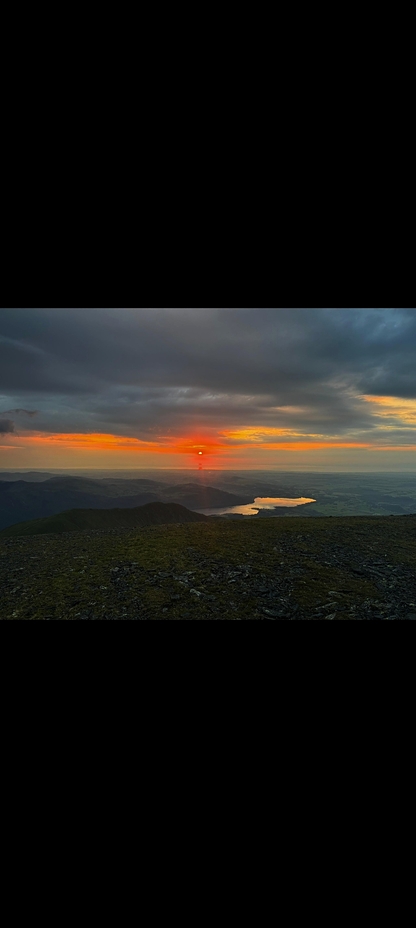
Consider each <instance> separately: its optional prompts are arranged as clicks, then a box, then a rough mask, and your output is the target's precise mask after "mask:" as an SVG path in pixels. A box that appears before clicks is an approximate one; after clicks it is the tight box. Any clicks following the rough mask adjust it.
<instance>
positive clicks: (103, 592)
mask: <svg viewBox="0 0 416 928" xmlns="http://www.w3.org/2000/svg"><path fill="white" fill-rule="evenodd" d="M121 511H122V512H125V510H121ZM127 512H128V510H127ZM337 544H338V545H342V546H344V547H347V548H348V550H351V559H352V560H355V562H358V563H359V562H360V560H362V558H363V557H364V556H366V555H368V554H371V555H372V556H374V557H379V558H382V559H383V562H384V561H385V562H386V563H387V564H390V565H392V566H394V565H396V564H405V565H406V566H408V567H413V568H415V567H416V518H414V519H412V517H394V516H393V517H392V516H386V517H381V518H378V519H374V518H368V517H365V516H364V517H349V518H348V517H343V518H337V517H333V518H330V519H329V518H322V519H313V520H312V519H309V518H298V519H296V520H292V519H286V518H276V519H267V520H262V521H259V522H256V521H255V520H253V519H251V518H250V519H247V520H246V521H244V522H242V521H238V522H233V521H220V520H218V521H214V520H213V521H207V522H201V523H191V524H179V525H158V526H152V527H148V528H142V529H139V530H126V531H120V532H116V533H106V532H97V533H92V534H83V533H73V534H71V533H69V534H65V535H52V534H47V535H40V536H37V537H36V536H35V537H32V538H25V537H15V538H13V537H10V538H8V537H4V533H2V536H0V571H1V565H2V563H3V564H5V563H6V560H4V561H3V558H5V559H7V564H8V565H10V572H9V573H7V575H6V579H8V586H7V589H6V587H5V588H4V591H3V595H2V599H1V602H0V617H2V618H20V619H22V618H31V619H43V618H68V619H72V618H78V617H79V615H80V614H83V613H89V612H92V613H93V614H94V617H100V616H102V615H106V617H109V618H111V617H112V616H113V615H114V617H122V616H123V614H125V615H126V616H128V617H135V616H140V615H144V616H146V617H151V618H171V619H181V618H183V617H184V615H185V617H189V618H199V619H204V618H210V617H211V609H210V605H209V603H208V602H207V601H205V598H203V597H201V598H199V599H198V598H197V597H196V596H195V595H193V594H191V593H189V592H186V596H185V597H184V587H183V586H181V584H180V582H178V581H177V580H174V579H173V578H172V577H166V578H157V582H156V583H155V585H152V579H151V578H152V574H157V572H158V571H162V572H164V571H166V572H169V571H173V572H174V573H175V574H176V575H177V576H180V575H181V574H184V573H185V572H187V571H188V572H189V571H191V572H192V576H193V578H194V580H193V581H192V584H193V586H194V587H195V588H196V589H198V590H201V591H204V589H208V590H209V589H210V588H212V584H213V580H212V577H211V574H212V573H214V574H215V570H216V568H219V569H222V568H223V566H224V565H226V566H227V568H229V569H230V570H232V569H233V568H236V567H238V566H239V565H241V564H243V563H245V564H247V563H248V564H250V565H251V567H252V576H253V578H255V579H256V580H257V581H258V582H259V583H261V579H262V578H263V580H264V582H266V581H267V580H268V579H273V578H275V577H276V576H277V575H278V574H279V572H280V573H283V575H289V574H290V575H291V574H292V572H293V584H292V589H293V594H292V597H293V602H294V603H296V604H298V606H299V607H300V608H301V609H304V610H308V611H310V613H311V614H312V613H313V612H314V610H315V609H316V607H317V605H318V604H319V603H321V604H322V603H323V602H326V601H327V602H329V601H330V600H331V599H332V594H331V591H334V590H335V591H338V602H340V603H341V604H342V605H343V606H345V609H342V610H341V611H340V613H339V615H338V616H337V617H338V618H347V616H348V617H351V615H350V609H351V606H352V605H357V607H359V605H360V603H362V602H364V601H365V600H366V599H367V598H372V599H380V591H379V590H377V587H376V586H375V585H374V584H373V582H372V581H371V580H370V579H368V578H367V577H357V576H354V575H353V573H352V572H350V570H349V569H348V566H345V564H344V565H343V566H338V565H337V564H336V563H335V564H334V563H330V562H328V563H326V564H325V563H318V562H317V560H316V558H317V557H318V556H319V559H320V561H322V559H323V557H327V558H330V557H331V553H332V551H333V550H334V548H335V547H336V545H337ZM275 549H277V550H275ZM325 552H329V553H327V554H325ZM282 561H283V564H282V563H281V562H282ZM132 563H133V564H134V565H135V567H134V570H132V571H131V572H130V573H128V574H126V576H128V582H127V583H125V585H124V586H123V582H124V581H123V582H119V583H117V581H116V580H115V579H114V577H115V576H118V574H112V573H111V571H112V570H114V568H116V567H118V568H119V571H120V576H123V569H124V568H126V569H127V570H128V569H129V565H131V564H132ZM8 570H9V568H8ZM149 578H150V579H149ZM12 584H13V585H12ZM14 584H16V586H14ZM102 587H105V589H101V588H102ZM175 595H176V596H180V597H181V599H180V600H178V601H176V600H174V601H173V603H172V596H175ZM215 595H216V607H218V612H219V615H220V617H222V618H241V619H244V618H253V617H256V615H258V614H259V613H258V609H259V602H260V601H259V597H258V596H257V595H256V593H255V590H254V591H253V593H251V592H250V594H249V595H247V596H246V597H245V598H244V599H243V598H242V596H240V591H239V587H238V583H237V584H235V585H228V584H223V586H222V588H219V589H216V590H215ZM381 595H382V594H381ZM232 603H234V604H235V605H234V606H233V605H232ZM164 609H168V612H167V613H164V612H163V610H164Z"/></svg>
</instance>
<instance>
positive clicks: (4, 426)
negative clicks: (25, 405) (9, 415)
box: [0, 419, 14, 435]
mask: <svg viewBox="0 0 416 928" xmlns="http://www.w3.org/2000/svg"><path fill="white" fill-rule="evenodd" d="M12 432H14V422H12V420H11V419H0V435H9V434H11V433H12Z"/></svg>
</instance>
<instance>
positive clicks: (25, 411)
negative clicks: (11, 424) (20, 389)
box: [2, 409, 37, 416]
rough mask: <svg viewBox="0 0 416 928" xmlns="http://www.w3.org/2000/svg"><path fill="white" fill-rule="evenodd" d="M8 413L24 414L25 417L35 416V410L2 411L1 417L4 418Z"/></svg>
mask: <svg viewBox="0 0 416 928" xmlns="http://www.w3.org/2000/svg"><path fill="white" fill-rule="evenodd" d="M8 413H17V415H19V414H20V413H24V415H25V416H36V413H37V409H4V410H3V413H2V415H4V416H6V415H7V414H8Z"/></svg>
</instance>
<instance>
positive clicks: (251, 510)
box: [195, 496, 316, 516]
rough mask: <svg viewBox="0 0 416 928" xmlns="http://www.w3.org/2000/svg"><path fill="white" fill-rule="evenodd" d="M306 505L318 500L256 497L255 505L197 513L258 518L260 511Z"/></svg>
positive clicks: (226, 507) (302, 497)
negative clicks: (232, 514) (230, 514)
mask: <svg viewBox="0 0 416 928" xmlns="http://www.w3.org/2000/svg"><path fill="white" fill-rule="evenodd" d="M305 503H316V499H307V498H306V497H305V496H299V498H298V499H282V498H277V497H272V496H256V498H255V500H254V502H253V503H246V505H245V506H222V507H219V508H215V509H196V510H195V511H196V512H202V513H203V514H204V515H206V516H224V515H227V514H228V513H235V514H236V515H242V516H256V515H257V513H258V511H259V509H274V508H275V507H276V506H303V505H304V504H305Z"/></svg>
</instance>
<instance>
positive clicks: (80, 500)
mask: <svg viewBox="0 0 416 928" xmlns="http://www.w3.org/2000/svg"><path fill="white" fill-rule="evenodd" d="M151 502H160V503H178V504H179V505H181V506H185V507H186V508H188V509H207V508H209V507H215V506H238V505H240V504H243V503H249V502H251V497H248V496H247V495H245V496H241V495H238V496H237V495H235V494H233V493H228V492H227V491H225V490H218V489H216V488H215V487H206V486H199V485H198V484H192V483H190V484H183V485H179V486H169V484H166V483H162V482H159V481H156V480H144V479H136V480H123V479H120V480H115V479H111V478H110V479H100V480H94V479H92V478H87V477H70V476H55V477H51V478H49V479H48V480H45V481H43V482H42V483H35V482H29V481H26V480H15V481H7V480H6V481H1V480H0V530H1V529H3V528H7V526H9V525H15V524H17V523H19V522H26V521H28V520H32V519H43V518H48V517H49V516H53V515H58V514H59V513H61V512H65V511H67V510H68V509H114V508H118V509H132V508H136V507H137V506H144V505H146V504H147V503H151Z"/></svg>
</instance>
